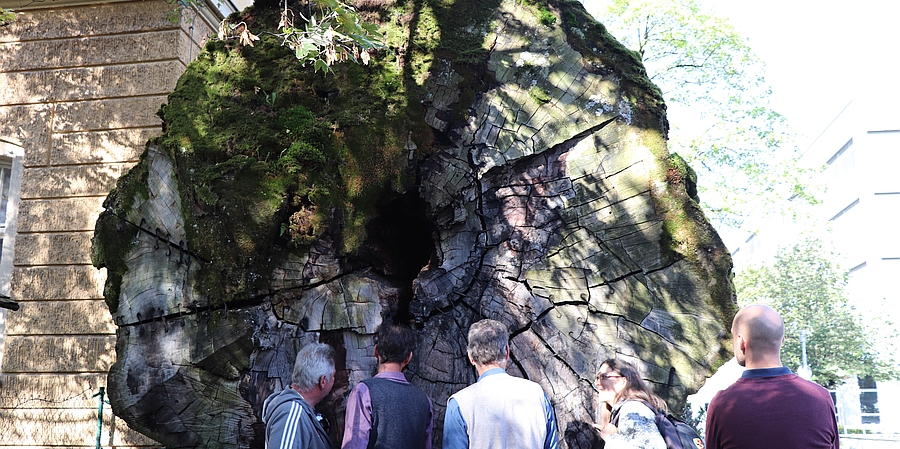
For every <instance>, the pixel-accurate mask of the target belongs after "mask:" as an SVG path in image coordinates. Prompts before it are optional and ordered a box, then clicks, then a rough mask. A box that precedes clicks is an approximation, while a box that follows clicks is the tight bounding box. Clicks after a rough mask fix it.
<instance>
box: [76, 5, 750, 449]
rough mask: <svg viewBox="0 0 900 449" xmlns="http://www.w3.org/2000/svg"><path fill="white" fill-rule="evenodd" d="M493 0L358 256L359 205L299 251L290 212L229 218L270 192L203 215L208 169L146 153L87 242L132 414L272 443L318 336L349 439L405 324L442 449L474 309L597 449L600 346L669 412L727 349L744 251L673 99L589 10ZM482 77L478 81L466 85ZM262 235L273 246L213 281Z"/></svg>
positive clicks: (176, 433) (147, 421)
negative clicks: (703, 201) (304, 352)
mask: <svg viewBox="0 0 900 449" xmlns="http://www.w3.org/2000/svg"><path fill="white" fill-rule="evenodd" d="M401 6H402V5H401ZM483 7H487V6H483ZM491 7H492V8H493V9H492V10H491V11H488V13H489V14H487V15H484V11H481V12H480V13H481V14H482V15H483V16H484V17H485V18H487V19H486V20H483V23H480V26H481V28H479V26H478V25H479V22H478V20H482V19H477V18H473V19H472V21H473V23H475V25H472V30H470V31H469V33H474V34H478V33H481V34H482V35H483V40H484V42H485V44H484V45H485V49H486V50H485V52H484V55H485V57H484V60H482V61H480V62H478V63H477V64H474V65H473V64H472V63H469V62H465V63H463V62H460V61H459V58H460V56H459V54H460V53H458V52H457V54H456V55H455V57H454V56H453V52H448V51H446V48H448V47H447V46H445V47H443V48H444V50H443V51H440V49H439V50H438V51H434V52H433V53H432V56H433V58H434V59H433V61H432V62H431V66H430V67H431V68H430V70H429V71H428V72H427V73H426V75H427V76H425V77H424V79H425V81H424V84H423V87H422V89H423V90H419V91H417V90H415V89H413V88H409V95H410V98H409V102H410V103H411V104H413V105H421V107H420V108H419V109H415V108H412V109H410V111H413V113H411V114H412V117H413V118H411V119H409V120H410V123H409V126H408V127H407V128H406V133H407V134H406V135H407V136H408V137H407V138H406V140H405V141H401V142H400V143H398V144H396V146H397V148H396V149H397V150H398V151H396V152H395V153H390V154H393V156H390V155H387V156H386V154H388V153H382V154H380V155H379V156H377V157H386V158H394V159H398V158H399V160H401V161H404V162H405V161H406V160H408V161H409V165H408V169H409V172H408V173H406V175H405V176H406V179H407V182H406V183H405V184H404V185H402V186H398V185H394V184H390V185H389V186H388V187H384V186H382V187H381V188H384V189H385V190H386V191H387V192H393V193H394V195H393V197H392V198H394V200H393V201H392V202H391V203H390V204H389V205H388V206H385V207H382V208H381V209H379V211H380V212H379V213H377V214H374V215H371V216H368V217H366V218H365V221H366V240H365V242H363V244H362V245H361V246H360V247H359V249H358V250H356V251H351V252H346V251H345V250H343V249H342V248H343V247H342V244H345V243H346V241H347V238H346V237H343V238H341V237H340V236H341V234H340V233H339V232H338V231H335V229H336V228H337V227H339V226H340V223H341V220H345V221H346V220H348V218H347V217H346V214H345V215H344V216H343V217H342V216H340V215H341V214H339V213H337V212H331V215H330V216H331V220H332V224H331V225H329V226H328V227H327V230H326V231H322V232H320V233H319V234H317V235H315V238H314V239H313V240H312V243H309V244H306V245H301V246H290V245H284V244H278V243H277V242H279V241H280V240H278V235H277V234H278V229H279V227H278V225H279V223H283V222H284V216H283V214H282V215H279V212H277V211H276V212H271V213H269V214H268V215H266V214H265V213H262V214H260V216H263V217H266V216H267V217H268V218H267V219H265V220H263V219H259V220H258V221H254V222H248V220H249V219H246V218H244V219H242V220H244V221H243V222H241V223H236V222H234V221H229V220H233V219H232V218H229V217H230V216H229V215H228V214H231V213H233V214H236V215H240V216H241V217H247V216H251V215H247V214H249V212H246V210H249V209H253V208H255V207H258V206H259V204H261V203H262V201H263V199H259V201H248V200H247V199H246V197H238V198H239V200H234V201H231V202H228V201H226V200H224V199H221V198H222V197H223V196H224V195H227V192H224V193H223V192H218V193H217V195H219V198H220V199H219V200H218V201H219V202H218V203H216V205H215V207H213V206H211V205H210V204H211V203H210V202H209V201H206V200H200V199H197V198H200V197H204V198H205V197H208V196H210V195H209V194H208V193H205V192H207V190H204V189H206V187H205V186H204V185H202V184H201V183H200V182H199V181H197V179H198V178H195V177H192V176H194V175H193V174H192V173H194V170H196V166H195V165H190V164H196V161H194V160H189V159H188V156H185V155H184V153H185V152H184V150H179V149H178V148H172V147H167V146H166V144H165V142H166V141H165V140H162V141H157V142H151V144H150V145H148V149H147V152H146V153H145V155H144V157H143V159H142V161H141V163H140V164H138V166H137V167H136V168H135V169H134V171H133V172H132V173H131V174H130V175H129V176H126V177H124V178H123V179H122V180H120V183H119V187H118V188H117V190H116V191H114V192H113V193H112V194H111V195H110V197H109V199H108V200H107V202H106V212H105V213H104V214H103V216H101V218H100V220H99V221H98V225H97V233H96V237H95V248H94V253H95V254H94V256H95V259H94V260H95V264H96V265H97V266H99V267H107V268H108V269H109V270H110V276H109V281H108V284H107V302H108V303H109V304H110V309H111V311H112V314H113V317H114V318H115V321H116V323H117V324H118V344H117V357H118V358H117V361H116V363H115V365H114V366H113V368H112V370H111V371H110V376H109V388H108V390H109V394H110V399H111V401H112V405H113V410H114V412H115V413H116V414H117V415H118V416H120V417H122V418H123V419H125V420H126V421H127V422H128V423H129V425H130V426H132V427H133V428H135V429H137V430H139V431H141V432H142V433H145V434H146V435H148V436H150V437H152V438H154V439H156V440H158V441H160V442H161V443H163V444H165V445H166V446H167V447H169V448H188V447H204V448H219V447H221V448H226V447H227V448H250V447H252V448H256V447H260V448H261V447H263V444H264V425H263V424H262V423H261V421H260V415H261V407H262V402H263V400H265V398H266V397H267V396H268V395H269V394H271V393H272V392H273V391H276V390H279V389H282V388H285V387H287V386H288V385H289V383H290V376H291V369H292V365H293V360H294V356H295V355H296V353H297V351H298V349H299V348H301V347H302V346H303V345H305V344H307V343H309V342H312V341H325V342H328V343H329V344H331V345H333V346H334V347H335V348H336V349H337V350H338V360H337V361H336V363H337V369H338V379H337V381H336V383H335V388H334V390H333V392H332V394H331V395H330V396H329V398H328V399H327V400H326V401H325V402H324V403H322V404H320V406H319V407H318V408H319V409H320V410H321V411H323V412H324V413H325V415H326V417H327V418H328V419H329V421H330V422H331V429H332V430H331V432H332V436H333V437H334V439H335V441H338V442H339V441H340V439H339V438H340V435H341V434H342V433H343V413H344V407H345V400H346V396H347V394H348V393H349V390H350V388H352V386H353V385H355V384H356V383H358V382H359V381H361V380H363V379H365V378H367V377H370V376H371V375H372V374H373V371H374V368H375V366H376V362H375V359H374V354H373V343H372V335H373V334H374V331H375V329H376V328H377V326H378V325H379V324H381V323H382V322H384V321H386V320H392V321H408V322H410V323H412V324H413V325H414V326H415V327H416V329H417V339H418V346H417V349H416V351H415V356H414V358H413V361H412V363H411V364H410V366H409V368H408V371H407V376H408V377H409V378H410V380H411V381H412V382H413V383H414V384H415V385H417V386H419V387H421V388H422V389H424V390H425V392H426V393H427V394H428V395H429V396H430V397H431V398H432V399H433V401H434V405H435V418H436V422H435V447H436V448H439V447H440V436H441V429H442V421H443V411H444V407H445V405H446V401H447V398H448V397H449V396H450V395H451V394H452V393H454V392H456V391H458V390H459V389H461V388H463V387H465V386H467V385H469V384H471V383H473V382H474V381H475V379H476V375H475V371H474V369H473V368H472V367H471V366H470V365H469V364H468V362H467V359H466V357H465V353H466V333H467V330H468V327H469V326H470V325H471V324H472V323H473V322H475V321H477V320H479V319H482V318H493V319H497V320H500V321H501V322H503V323H505V324H507V325H508V326H509V328H510V331H511V338H510V352H511V363H510V365H509V366H508V368H507V369H508V371H509V372H511V373H513V374H514V375H517V376H522V377H526V378H528V379H531V380H534V381H535V382H538V383H539V384H540V385H541V386H542V387H543V388H544V390H545V392H546V393H547V394H548V396H549V397H550V399H551V401H552V402H553V405H554V408H555V410H556V414H557V418H558V421H559V426H560V433H561V435H562V436H563V439H564V441H563V444H562V447H569V448H585V447H592V446H593V445H597V444H599V443H598V440H597V436H596V435H595V434H594V432H593V431H592V430H591V427H590V423H592V422H594V421H595V420H596V419H597V418H598V416H597V410H595V404H594V402H595V400H594V396H595V387H594V379H595V376H596V371H597V369H598V367H599V364H600V363H601V362H602V361H603V360H605V359H607V358H612V357H616V358H624V359H627V360H629V361H631V362H634V363H636V364H637V365H638V366H639V367H640V368H641V369H642V370H643V372H644V374H645V377H646V378H647V379H648V380H649V381H650V382H652V384H653V386H654V388H655V389H656V391H657V393H658V394H660V395H661V396H662V397H663V398H664V399H666V400H667V401H668V402H669V405H670V407H672V408H673V409H677V408H678V407H680V406H681V405H683V403H684V400H685V397H686V395H687V394H689V393H691V392H692V391H694V390H696V388H698V387H699V384H700V382H701V381H702V380H703V379H704V377H705V376H706V375H707V374H708V373H709V372H710V369H711V367H712V366H713V365H714V364H715V363H717V361H718V360H719V358H720V356H721V355H722V354H724V353H726V352H727V350H728V348H726V347H723V342H724V339H725V337H726V327H725V323H727V322H728V321H729V320H730V318H731V316H732V315H733V313H734V302H733V292H732V286H731V281H730V270H731V259H730V256H729V254H728V251H727V250H726V248H725V247H724V245H723V244H722V242H721V240H720V239H719V237H718V236H717V235H716V233H715V231H714V230H713V229H712V228H711V226H710V225H709V223H708V222H707V221H706V219H705V217H704V216H703V213H702V211H701V210H700V209H699V207H698V206H697V203H696V201H695V198H691V197H690V196H689V195H688V193H687V192H688V188H689V187H690V183H691V182H692V180H691V179H690V176H688V173H687V172H686V170H684V167H682V166H681V165H679V164H678V163H676V162H675V161H673V159H672V158H671V157H670V156H669V154H668V152H667V150H666V147H665V137H666V132H667V123H666V120H665V115H664V114H665V106H664V105H663V103H662V99H661V97H660V94H659V92H658V90H657V89H656V88H655V87H654V86H653V85H652V84H651V83H650V82H649V81H648V80H647V79H646V75H645V73H644V71H643V68H642V67H641V66H640V63H639V62H637V60H636V59H635V56H634V54H632V53H630V52H629V51H628V50H626V49H624V48H622V47H621V46H620V45H618V43H616V42H615V41H614V40H613V39H612V38H611V37H609V36H608V35H607V34H605V31H604V30H603V29H602V27H601V26H599V25H598V24H596V23H594V22H593V21H592V20H590V19H589V17H588V16H587V14H586V13H585V12H584V9H583V8H582V7H581V5H580V4H579V3H577V2H558V3H557V2H551V3H550V4H549V9H548V11H550V12H551V13H552V14H553V15H554V16H555V17H556V18H557V23H556V24H553V25H543V24H541V22H540V20H539V19H538V17H537V11H538V8H537V7H532V6H523V5H522V4H520V3H519V2H515V1H502V2H497V3H496V4H495V5H493V6H491ZM383 8H385V10H386V11H389V12H390V11H394V10H392V9H390V8H400V6H398V5H388V6H383ZM455 11H456V14H461V15H464V14H468V12H467V8H464V7H460V8H458V9H456V10H455ZM414 12H415V14H418V16H416V15H415V14H414V15H413V18H412V19H410V18H409V17H407V18H406V19H402V20H400V19H398V20H400V22H403V20H407V21H408V22H403V23H409V24H411V25H407V26H408V29H411V30H419V31H417V32H418V33H420V34H421V30H422V27H421V22H422V21H423V20H424V19H423V17H424V10H416V11H414ZM256 13H257V14H259V15H262V13H261V12H260V11H256ZM473 14H474V13H473ZM404 17H405V16H404ZM416 17H418V19H416ZM478 17H481V16H478ZM438 18H440V16H439V17H438ZM417 20H418V23H419V25H416V24H415V23H416V22H417ZM438 22H439V24H440V21H438ZM250 23H251V26H252V23H253V22H250ZM416 27H418V28H416ZM448 27H449V26H448ZM447 29H449V28H445V29H443V30H442V31H444V32H446V33H447V34H449V32H448V31H447ZM479 30H480V31H479ZM412 34H415V33H412ZM442 36H443V35H442ZM442 38H443V39H444V41H445V42H446V41H447V39H449V38H447V37H442ZM411 40H412V38H411ZM409 43H410V42H407V44H409ZM258 45H260V46H262V45H264V43H260V44H258ZM403 48H406V47H403ZM226 51H236V50H226ZM245 51H249V50H246V49H245ZM254 51H256V50H254ZM410 52H412V50H410ZM409 57H410V58H412V57H413V56H409ZM398 64H401V65H402V64H413V62H412V60H411V59H410V60H404V59H403V58H402V57H400V58H398ZM211 67H215V66H214V65H213V66H211ZM473 67H476V68H473ZM209 70H212V69H209ZM373 70H374V69H373ZM405 70H410V68H409V67H408V66H406V68H405ZM473 74H474V75H473ZM407 75H408V76H407V78H406V82H407V83H409V84H408V86H412V82H413V80H414V79H415V75H409V74H408V73H407ZM185 76H192V75H191V71H190V70H189V73H188V74H186V75H185ZM479 77H481V78H482V79H486V80H488V81H485V82H483V83H482V84H476V85H475V87H472V86H473V84H472V83H474V82H475V81H473V80H475V79H478V78H479ZM285 78H289V77H285ZM340 79H343V78H341V77H340V76H339V75H338V76H336V77H335V78H334V79H333V80H334V82H335V83H338V80H340ZM288 82H289V83H290V82H293V83H298V81H297V79H296V78H295V79H293V80H289V81H288ZM180 86H181V84H180ZM337 89H338V91H339V92H340V91H341V89H346V87H342V86H340V85H338V87H337ZM473 89H474V91H475V92H474V96H471V95H470V94H472V91H473ZM182 92H183V94H184V95H188V93H184V89H182ZM329 92H331V91H329ZM417 92H418V93H417ZM177 94H178V92H176V95H175V96H173V97H170V105H172V106H171V107H175V106H177V104H179V103H177V102H178V101H179V100H178V97H177ZM316 95H318V97H319V98H321V97H322V94H321V92H319V93H318V94H316ZM325 95H332V94H331V93H326V94H325ZM337 95H343V93H338V94H337ZM317 101H319V102H320V103H321V99H319V100H317ZM323 107H324V106H323ZM261 108H262V106H261ZM260 110H262V111H263V112H266V113H269V112H268V111H267V110H264V109H260ZM416 111H418V115H415V112H416ZM273 115H274V114H273ZM222 126H228V124H223V125H222ZM348 135H350V134H348ZM368 137H371V136H368ZM347 139H348V140H351V141H350V142H348V145H354V144H363V143H361V141H352V137H348V138H347ZM230 151H232V150H231V149H225V148H223V149H222V152H223V153H222V154H226V153H227V152H230ZM222 157H223V158H227V157H233V154H232V153H227V156H222ZM247 157H249V156H247ZM259 159H260V160H263V158H262V157H260V158H259ZM263 161H264V162H265V160H263ZM396 162H397V161H396V160H394V161H393V162H392V163H396ZM345 163H350V162H345ZM234 187H235V188H234V190H235V191H237V190H238V187H240V186H237V185H235V186H234ZM241 195H246V194H244V193H242V194H241ZM288 197H289V195H288V194H285V198H288ZM204 201H206V202H204ZM284 201H285V202H287V201H288V200H287V199H285V200H284ZM223 204H227V205H228V207H231V208H234V207H237V208H238V209H241V208H243V209H244V212H240V211H233V210H232V209H228V208H227V207H225V206H223ZM234 205H237V206H234ZM283 207H288V206H283ZM303 207H307V206H303ZM317 207H324V206H321V205H319V206H317ZM392 208H394V209H392ZM278 210H281V209H278ZM297 210H300V209H297ZM305 210H307V211H310V210H313V209H312V208H307V209H305ZM335 210H336V209H335ZM241 214H243V215H241ZM254 216H255V215H254ZM203 220H210V221H203ZM215 220H218V221H215ZM266 220H268V221H266ZM198 223H200V225H203V223H216V224H215V226H214V227H215V229H221V230H222V231H221V232H220V233H222V234H223V235H224V234H227V236H228V239H226V240H223V242H226V243H224V244H222V245H219V246H218V247H216V246H215V245H209V244H204V243H203V242H198V241H196V240H197V238H193V240H194V241H192V236H196V235H199V234H198V232H200V231H198V230H197V229H195V228H196V227H197V226H198ZM203 226H205V225H203ZM209 226H213V225H209ZM251 226H256V227H257V228H259V229H263V230H266V232H268V233H269V234H271V235H272V236H273V237H272V238H273V239H274V240H273V241H275V242H276V244H272V245H262V247H264V250H265V251H270V248H269V246H273V247H277V248H276V249H277V251H275V250H272V251H274V252H267V253H250V254H249V256H248V255H246V254H245V255H244V256H242V257H245V258H244V259H240V263H238V264H237V265H236V267H237V268H235V269H234V271H230V272H228V273H224V272H214V271H215V270H216V269H214V268H213V267H216V266H218V265H215V264H216V263H218V262H217V261H219V260H220V259H222V260H224V259H225V256H224V255H223V254H225V253H228V254H231V252H232V251H237V250H234V249H233V248H231V245H234V246H236V247H239V246H240V245H245V243H244V241H245V240H247V239H244V238H243V237H242V236H241V234H240V232H241V230H243V229H245V228H249V227H251ZM281 229H282V232H283V230H284V228H281ZM216 232H219V231H216ZM423 235H424V236H425V238H424V240H423V239H422V238H420V237H421V236H423ZM416 236H420V237H416ZM249 240H252V239H249ZM342 242H343V243H342ZM423 242H424V243H423ZM253 243H254V242H252V241H251V242H250V243H247V244H246V245H247V246H251V247H252V244H253ZM257 243H258V242H257ZM279 245H280V246H279ZM407 247H410V248H407ZM406 250H409V252H404V251H406ZM421 254H425V255H426V257H424V258H423V257H421ZM217 258H220V259H217ZM235 260H237V259H235ZM272 261H274V262H272ZM269 262H271V265H266V264H267V263H269ZM410 266H411V267H412V270H413V271H412V274H411V275H404V273H408V272H410V271H409V268H408V267H410ZM266 267H269V268H266ZM234 273H238V275H235V274H234ZM216 276H220V277H216ZM210 278H213V279H217V282H218V284H215V283H213V284H210V283H209V281H208V280H209V279H210ZM204 279H205V281H204ZM214 284H215V285H214ZM210 285H213V287H210ZM219 287H221V290H215V288H219Z"/></svg>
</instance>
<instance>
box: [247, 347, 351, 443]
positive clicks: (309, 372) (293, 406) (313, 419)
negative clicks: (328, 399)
mask: <svg viewBox="0 0 900 449" xmlns="http://www.w3.org/2000/svg"><path fill="white" fill-rule="evenodd" d="M334 374H335V370H334V349H332V348H331V346H328V345H326V344H324V343H312V344H309V345H306V346H304V347H303V349H301V350H300V352H298V353H297V359H296V361H295V362H294V371H293V373H292V374H291V387H290V388H287V389H285V390H282V391H280V392H275V393H272V395H271V396H269V397H268V398H267V399H266V401H265V402H264V403H263V422H264V423H266V448H267V449H331V448H332V445H331V440H330V439H329V438H328V433H327V432H326V430H325V428H324V427H322V423H320V422H319V420H318V419H317V416H316V411H315V409H314V408H313V407H315V406H316V404H318V403H319V402H320V401H321V400H322V399H324V398H325V396H328V393H330V392H331V388H332V387H334Z"/></svg>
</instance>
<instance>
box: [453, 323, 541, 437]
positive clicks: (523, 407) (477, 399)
mask: <svg viewBox="0 0 900 449" xmlns="http://www.w3.org/2000/svg"><path fill="white" fill-rule="evenodd" d="M468 356H469V361H470V362H471V363H472V364H473V365H475V370H476V371H477V372H478V381H477V382H476V383H475V384H473V385H470V386H468V387H466V388H463V389H462V390H460V391H458V392H457V393H456V394H454V395H453V396H450V400H449V401H448V402H447V410H446V412H445V414H444V444H443V447H444V449H505V448H516V449H556V448H557V447H558V445H559V436H558V433H557V429H556V416H555V414H554V413H553V406H552V405H551V404H550V400H549V399H548V398H547V395H546V394H544V390H542V389H541V386H540V385H538V384H536V383H534V382H532V381H530V380H526V379H522V378H519V377H513V376H510V375H509V374H507V373H506V363H507V362H508V361H509V331H508V330H507V328H506V326H505V325H503V323H500V322H498V321H494V320H481V321H478V322H476V323H475V324H473V325H472V326H471V327H470V328H469V348H468Z"/></svg>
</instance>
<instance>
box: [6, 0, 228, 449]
mask: <svg viewBox="0 0 900 449" xmlns="http://www.w3.org/2000/svg"><path fill="white" fill-rule="evenodd" d="M229 5H230V7H231V8H233V5H231V3H229ZM0 7H3V8H5V9H10V10H13V11H15V12H16V13H17V17H16V20H15V21H13V22H12V23H9V24H6V25H5V26H0V195H2V201H0V224H2V225H3V227H2V229H0V238H2V243H3V244H2V248H3V250H2V254H0V294H3V295H8V296H10V297H11V298H12V299H13V300H14V301H16V302H17V303H18V305H19V306H20V308H19V309H18V310H15V311H12V310H9V311H7V310H4V311H0V423H2V425H0V448H3V449H9V448H24V447H28V448H44V447H51V446H52V447H70V448H75V447H99V446H96V445H98V444H99V445H101V446H102V447H154V446H158V445H157V444H156V443H155V442H153V441H151V440H149V439H147V438H145V437H143V436H142V435H139V434H137V433H136V432H133V431H130V430H129V429H128V428H127V426H126V425H125V424H124V423H123V422H122V421H120V420H118V419H116V418H115V417H114V416H113V415H112V413H111V410H109V408H108V406H107V408H106V410H105V413H104V414H103V420H102V426H98V415H99V413H98V411H99V410H98V409H99V406H100V402H99V401H100V399H102V396H100V391H101V388H102V387H104V385H105V384H106V373H107V371H108V370H109V367H110V365H111V364H112V363H113V362H114V360H115V330H116V327H115V325H114V323H113V322H112V321H111V319H110V314H109V310H108V309H107V307H106V305H105V303H104V301H103V283H104V281H105V272H104V271H101V270H97V269H96V268H94V267H93V266H92V265H91V258H90V249H91V237H92V235H93V230H94V223H95V221H96V219H97V216H98V215H99V213H100V211H101V210H102V208H103V200H104V199H105V197H106V195H107V194H108V193H109V191H110V190H111V189H112V188H113V187H114V186H115V182H116V180H117V179H118V177H119V176H120V175H121V174H123V173H125V172H126V171H127V170H128V169H129V168H131V167H132V166H133V165H134V164H135V162H136V161H137V160H138V158H139V156H140V154H141V152H142V151H143V149H144V145H145V143H146V142H147V140H148V139H149V138H151V137H154V136H156V135H158V134H160V132H161V121H160V119H159V118H158V117H157V116H156V111H157V110H158V108H159V106H160V105H161V104H162V103H163V102H165V101H166V96H167V95H168V94H169V93H170V92H172V90H173V89H174V87H175V84H176V81H177V80H178V78H179V76H180V75H181V73H182V72H183V71H184V69H185V67H186V65H187V64H188V63H189V62H190V61H191V60H192V59H193V58H194V57H195V56H196V55H197V54H198V52H199V51H200V48H201V46H202V44H203V42H204V39H206V38H207V36H210V35H214V34H215V29H216V27H217V25H218V21H219V19H220V17H221V13H220V12H218V11H214V10H211V9H209V8H199V9H196V10H185V12H184V13H183V14H181V16H180V19H179V20H177V21H175V22H173V21H171V20H170V19H169V16H170V15H169V13H170V12H172V11H173V8H174V7H173V6H172V5H170V4H169V3H167V2H165V1H164V0H147V1H121V2H96V1H93V2H84V1H80V2H79V1H70V0H56V1H52V0H51V1H46V2H37V3H33V2H32V3H28V2H20V1H17V0H0ZM98 430H99V433H98ZM98 435H99V436H98Z"/></svg>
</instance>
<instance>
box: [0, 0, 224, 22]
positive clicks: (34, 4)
mask: <svg viewBox="0 0 900 449" xmlns="http://www.w3.org/2000/svg"><path fill="white" fill-rule="evenodd" d="M129 1H133V0H0V8H3V9H7V10H13V11H16V12H19V11H27V10H30V9H46V8H58V7H64V6H85V5H99V4H103V3H125V2H129ZM150 1H162V0H150ZM204 3H205V4H206V7H199V8H198V7H194V9H196V10H197V12H198V13H199V14H200V16H201V17H203V19H204V20H205V21H206V22H207V23H208V24H209V25H210V26H212V27H213V28H217V27H218V24H219V22H220V21H221V20H222V19H223V18H224V17H225V16H227V15H229V14H231V13H233V12H237V11H238V8H237V7H236V6H235V5H234V3H233V2H232V1H231V0H224V1H221V2H214V1H212V0H204ZM217 3H220V6H219V7H216V4H217Z"/></svg>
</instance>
